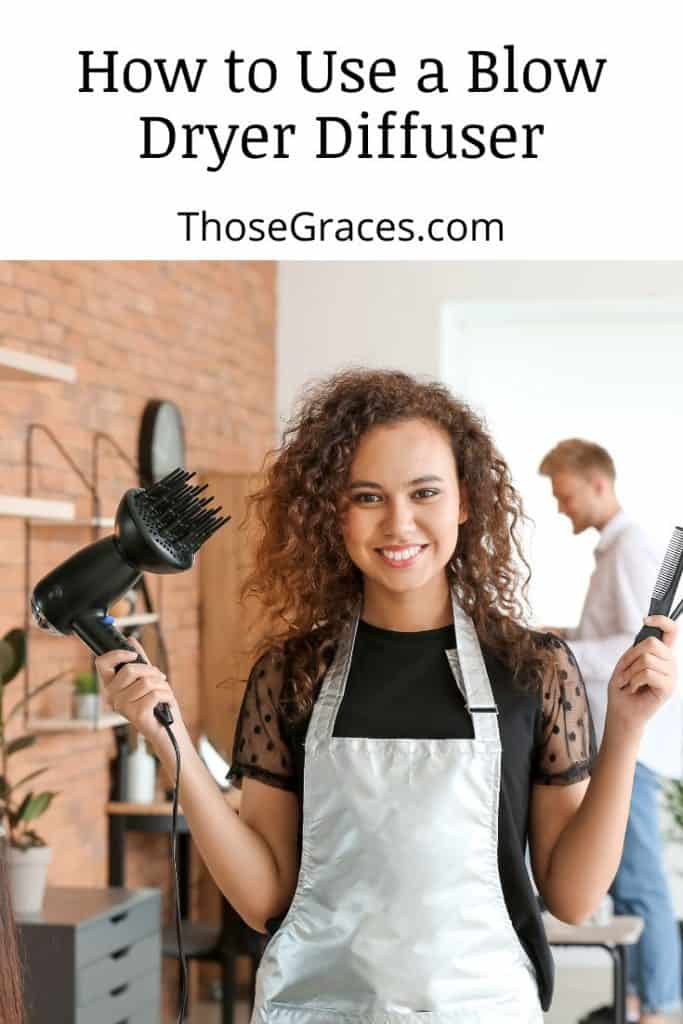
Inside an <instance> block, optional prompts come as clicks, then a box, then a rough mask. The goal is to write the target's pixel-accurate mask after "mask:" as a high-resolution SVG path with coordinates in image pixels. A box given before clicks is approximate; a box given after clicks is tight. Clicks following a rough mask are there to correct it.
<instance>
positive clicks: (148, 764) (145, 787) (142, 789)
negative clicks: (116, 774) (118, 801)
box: [126, 734, 157, 804]
mask: <svg viewBox="0 0 683 1024" xmlns="http://www.w3.org/2000/svg"><path fill="white" fill-rule="evenodd" d="M156 767H157V764H156V761H155V760H154V758H153V757H152V755H151V754H150V753H149V751H148V750H147V744H146V743H145V738H144V736H141V735H139V734H138V743H137V747H136V748H135V750H133V751H132V752H131V753H130V754H129V755H128V764H127V769H126V800H128V801H129V802H130V803H134V804H151V803H153V802H154V786H155V781H156Z"/></svg>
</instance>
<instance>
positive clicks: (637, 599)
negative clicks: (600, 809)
mask: <svg viewBox="0 0 683 1024" xmlns="http://www.w3.org/2000/svg"><path fill="white" fill-rule="evenodd" d="M539 472H540V474H541V475H542V476H547V477H549V478H550V481H551V484H552V489H553V495H554V497H555V500H556V501H557V509H558V512H560V513H561V514H562V515H566V516H567V518H568V519H569V520H570V522H571V524H572V529H573V531H574V533H575V534H579V533H583V531H584V530H587V529H591V528H593V529H596V530H598V532H599V534H600V538H599V540H598V544H597V546H596V548H595V569H594V571H593V575H592V576H591V580H590V584H589V587H588V592H587V594H586V599H585V602H584V606H583V610H582V612H581V618H580V621H579V624H578V626H577V627H576V628H575V629H556V630H554V632H557V633H558V634H559V635H561V636H563V637H564V638H565V639H566V640H568V641H569V644H570V646H571V648H572V651H573V652H574V655H575V657H576V660H577V662H578V664H579V667H580V669H581V672H582V674H583V677H584V680H585V683H586V690H587V692H588V697H589V701H590V706H591V710H592V712H593V719H594V722H595V730H596V736H597V740H598V743H600V742H601V741H602V734H603V731H604V727H605V714H606V710H607V684H608V682H609V678H610V674H611V666H612V665H613V664H614V662H615V660H616V659H617V658H618V657H619V651H623V650H624V648H625V647H626V646H627V645H628V644H629V642H631V643H632V642H633V639H634V638H635V635H636V633H637V632H638V630H639V629H640V627H641V626H642V624H643V616H644V615H645V614H646V613H647V610H648V606H649V603H650V597H651V595H652V589H653V587H654V583H655V580H656V578H657V572H658V570H659V564H660V559H659V557H658V553H657V551H656V550H655V549H654V547H653V545H652V544H651V542H650V540H649V539H648V537H647V535H646V534H645V532H644V531H643V530H642V529H641V527H640V526H639V525H638V524H637V523H634V522H633V521H632V520H630V519H629V518H628V517H627V516H626V514H625V513H624V511H623V510H622V508H621V506H620V505H619V501H618V499H617V495H616V492H615V478H616V472H615V468H614V461H613V460H612V458H611V456H610V455H609V453H608V452H607V451H605V449H604V448H602V447H601V446H600V445H598V444H594V443H593V442H590V441H585V440H582V439H580V438H570V439H568V440H565V441H561V442H560V443H559V444H558V445H556V446H555V447H554V448H553V449H552V450H551V451H549V452H548V453H547V455H546V456H545V457H544V458H543V460H542V462H541V464H540V466H539ZM663 710H664V714H662V713H661V712H660V713H658V714H656V715H655V716H654V717H653V718H652V719H651V720H650V722H649V723H648V725H647V726H646V729H645V732H644V734H643V739H642V742H641V746H640V749H639V754H638V763H637V765H636V772H635V777H634V780H633V793H632V797H631V806H630V812H629V820H628V827H627V831H626V837H625V840H624V848H623V852H622V858H621V863H620V865H619V870H618V871H617V874H616V877H615V879H614V882H613V884H612V888H611V890H610V892H611V895H612V898H613V900H614V907H615V911H616V912H617V913H618V914H638V915H640V916H641V917H642V918H643V920H644V922H645V924H644V929H643V934H642V936H641V939H640V942H639V943H638V945H637V946H635V947H631V949H630V951H629V965H628V966H629V978H628V980H629V1005H628V1019H629V1021H639V1022H640V1024H665V1020H666V1017H665V1014H668V1013H671V1012H674V1011H676V1010H677V1009H678V1008H679V1006H680V1002H681V948H680V935H679V930H678V923H677V921H676V916H675V913H674V909H673V903H672V900H671V893H670V891H669V884H668V880H667V877H666V872H665V868H664V859H663V850H662V839H661V835H660V829H659V819H658V792H659V787H660V783H659V776H666V777H668V778H677V779H678V778H680V777H681V774H682V765H681V735H682V732H683V721H682V717H681V702H680V699H678V700H674V701H672V702H670V705H667V707H666V708H665V709H663ZM612 1020H614V1011H613V1008H612V1007H601V1008H600V1009H598V1010H595V1011H593V1012H592V1013H591V1014H589V1015H588V1017H585V1018H584V1022H585V1024H588V1022H590V1024H598V1022H602V1021H605V1022H607V1021H612Z"/></svg>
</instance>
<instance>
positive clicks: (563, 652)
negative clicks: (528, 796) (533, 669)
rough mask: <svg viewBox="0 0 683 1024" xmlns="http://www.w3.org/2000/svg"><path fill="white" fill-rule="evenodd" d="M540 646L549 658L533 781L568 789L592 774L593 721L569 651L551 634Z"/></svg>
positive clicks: (543, 681)
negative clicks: (572, 784)
mask: <svg viewBox="0 0 683 1024" xmlns="http://www.w3.org/2000/svg"><path fill="white" fill-rule="evenodd" d="M539 644H540V645H541V646H542V647H543V648H545V650H546V651H547V652H548V653H549V655H550V657H549V659H548V662H547V664H546V666H545V668H544V672H543V680H542V683H541V694H540V704H541V707H540V709H539V714H540V725H539V729H538V730H537V745H536V749H535V751H534V761H533V767H532V781H533V782H538V783H541V784H542V785H545V786H568V785H570V784H571V783H573V782H580V781H581V780H582V779H585V778H587V777H588V776H589V775H590V773H591V769H592V766H593V761H594V760H595V755H596V742H595V730H594V728H593V719H592V717H591V712H590V706H589V704H588V695H587V693H586V687H585V685H584V682H583V678H582V676H581V671H580V669H579V666H578V665H577V663H576V659H575V658H574V655H573V654H572V652H571V650H570V648H569V647H568V646H567V644H566V643H565V642H564V641H563V640H560V639H559V637H556V636H553V635H552V634H550V633H547V634H545V635H544V636H542V637H540V638H539Z"/></svg>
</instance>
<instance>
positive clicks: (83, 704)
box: [74, 671, 100, 721]
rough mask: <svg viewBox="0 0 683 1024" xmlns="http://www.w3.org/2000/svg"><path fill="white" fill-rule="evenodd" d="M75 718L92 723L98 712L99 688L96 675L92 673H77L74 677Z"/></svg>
mask: <svg viewBox="0 0 683 1024" xmlns="http://www.w3.org/2000/svg"><path fill="white" fill-rule="evenodd" d="M74 696H75V703H76V718H85V719H88V720H89V721H94V720H95V719H96V718H97V716H98V714H99V710H100V688H99V685H98V682H97V675H96V674H95V673H94V672H92V671H89V672H77V673H76V675H75V676H74Z"/></svg>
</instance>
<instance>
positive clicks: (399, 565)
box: [377, 544, 429, 569]
mask: <svg viewBox="0 0 683 1024" xmlns="http://www.w3.org/2000/svg"><path fill="white" fill-rule="evenodd" d="M428 546H429V545H427V544H403V545H395V544H392V545H391V546H390V547H386V548H377V554H378V555H380V556H381V558H382V559H383V561H385V562H386V563H387V565H390V566H391V568H392V569H408V568H410V566H411V565H415V563H416V562H417V560H418V558H419V557H420V555H421V554H422V552H423V551H424V550H425V548H427V547H428Z"/></svg>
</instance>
